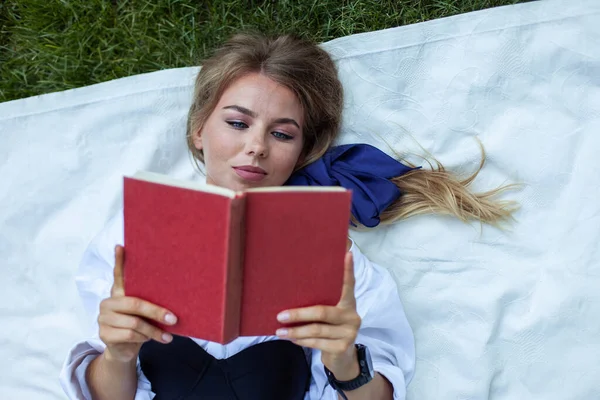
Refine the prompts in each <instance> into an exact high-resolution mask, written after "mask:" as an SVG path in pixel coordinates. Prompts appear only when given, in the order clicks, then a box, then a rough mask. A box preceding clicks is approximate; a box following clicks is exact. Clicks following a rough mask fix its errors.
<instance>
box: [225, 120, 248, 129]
mask: <svg viewBox="0 0 600 400" xmlns="http://www.w3.org/2000/svg"><path fill="white" fill-rule="evenodd" d="M227 123H228V124H229V125H230V126H231V127H233V128H235V129H244V128H247V127H248V125H246V124H245V123H243V122H241V121H227Z"/></svg>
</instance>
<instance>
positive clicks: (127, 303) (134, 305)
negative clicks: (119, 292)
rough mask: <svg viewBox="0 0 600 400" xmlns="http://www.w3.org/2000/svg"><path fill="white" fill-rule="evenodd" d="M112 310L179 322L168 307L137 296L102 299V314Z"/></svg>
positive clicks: (163, 321) (156, 319)
mask: <svg viewBox="0 0 600 400" xmlns="http://www.w3.org/2000/svg"><path fill="white" fill-rule="evenodd" d="M110 312H113V313H120V314H127V315H137V316H140V317H144V318H147V319H150V320H153V321H156V322H160V323H161V324H166V325H174V324H176V323H177V317H176V316H175V315H174V314H173V313H172V312H170V311H169V310H167V309H166V308H163V307H160V306H157V305H156V304H153V303H150V302H149V301H146V300H142V299H140V298H137V297H128V296H121V297H111V298H108V299H106V300H104V301H102V303H100V314H102V313H107V314H108V313H110Z"/></svg>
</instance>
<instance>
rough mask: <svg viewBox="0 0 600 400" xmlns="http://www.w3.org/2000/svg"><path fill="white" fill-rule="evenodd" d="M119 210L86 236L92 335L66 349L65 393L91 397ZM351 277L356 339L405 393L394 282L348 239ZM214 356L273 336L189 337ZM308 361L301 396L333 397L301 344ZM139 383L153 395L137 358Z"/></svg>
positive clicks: (407, 357) (403, 326) (85, 280)
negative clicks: (91, 368) (90, 375)
mask: <svg viewBox="0 0 600 400" xmlns="http://www.w3.org/2000/svg"><path fill="white" fill-rule="evenodd" d="M123 237H124V233H123V213H122V212H121V213H118V214H117V215H116V216H115V217H113V218H112V219H111V220H110V221H109V222H108V223H107V226H106V227H105V228H104V229H103V230H102V231H101V232H100V233H99V234H98V235H97V236H96V237H95V238H94V239H93V240H92V241H91V242H90V244H89V246H88V248H87V249H86V251H85V253H84V254H83V258H82V260H81V263H80V265H79V269H78V271H77V274H76V278H75V280H76V283H77V288H78V290H79V294H80V295H81V298H82V300H83V304H84V307H85V309H86V311H87V314H88V316H89V317H90V321H89V327H90V329H91V331H90V332H94V334H93V336H92V337H90V338H88V339H86V340H84V341H82V342H79V343H77V344H76V345H75V346H73V348H72V349H71V350H70V352H69V354H68V356H67V358H66V360H65V362H64V365H63V368H62V371H61V374H60V382H61V385H62V387H63V389H64V391H65V393H66V394H67V396H68V397H69V399H85V400H92V397H91V394H90V391H89V389H88V387H87V384H86V381H85V370H86V368H87V367H88V365H89V364H90V362H91V361H92V360H93V359H94V358H95V357H97V356H98V355H99V354H101V353H102V352H103V351H104V348H105V345H104V343H103V342H102V341H101V340H100V338H99V336H98V323H97V317H98V313H99V307H100V302H101V301H102V300H103V299H105V298H107V297H109V296H110V289H111V286H112V283H113V266H114V247H115V245H117V244H120V245H123ZM350 251H351V252H352V253H353V256H354V273H355V277H356V285H355V296H356V302H357V311H358V314H359V315H360V317H361V318H362V324H361V327H360V330H359V332H358V337H357V339H356V343H362V344H364V345H366V346H368V347H369V350H370V352H371V357H372V358H373V367H374V369H375V371H377V372H379V373H380V374H381V375H383V376H385V377H386V378H387V379H388V380H389V381H390V382H391V383H392V385H393V387H394V400H401V399H405V397H406V385H407V384H408V382H410V379H411V378H412V375H413V371H414V365H415V349H414V338H413V333H412V330H411V328H410V326H409V324H408V321H407V319H406V316H405V314H404V310H403V308H402V304H401V303H400V299H399V297H398V292H397V287H396V284H395V282H394V279H393V278H392V276H391V275H390V273H389V272H388V271H387V270H386V269H384V268H382V267H381V266H379V265H377V264H374V263H372V262H370V261H369V260H368V259H367V258H366V257H365V256H364V255H363V254H362V253H361V252H360V250H359V249H358V247H357V246H356V245H355V244H354V242H352V246H351V248H350ZM192 339H193V340H194V341H195V342H196V343H197V344H198V345H200V346H202V348H203V349H204V350H206V351H207V352H208V353H209V354H211V355H213V356H214V357H215V358H217V359H222V358H227V357H230V356H232V355H234V354H236V353H238V352H240V351H241V350H243V349H245V348H247V347H249V346H252V345H254V344H257V343H261V342H264V341H268V340H276V339H278V338H277V337H276V336H255V337H239V338H238V339H236V340H234V341H232V342H230V343H228V344H225V345H222V344H220V343H215V342H209V341H206V340H202V339H197V338H192ZM305 352H306V354H307V359H308V360H309V361H310V363H311V374H312V377H311V384H310V388H309V391H308V392H307V393H306V395H305V397H304V399H305V400H317V399H319V400H320V399H328V400H329V399H330V400H337V392H336V391H335V390H333V388H331V386H330V385H329V383H328V381H327V377H326V375H325V371H324V369H323V363H322V362H321V352H320V351H319V350H312V349H309V348H305ZM137 373H138V386H137V392H136V396H135V400H150V399H153V398H154V393H153V392H152V391H151V385H150V382H149V381H148V379H147V378H146V377H145V376H144V374H143V372H142V370H141V368H140V364H139V360H138V368H137Z"/></svg>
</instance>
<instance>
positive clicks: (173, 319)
mask: <svg viewBox="0 0 600 400" xmlns="http://www.w3.org/2000/svg"><path fill="white" fill-rule="evenodd" d="M165 321H166V322H167V324H171V325H173V324H174V323H175V322H177V317H176V316H174V315H173V314H171V313H169V314H167V315H165Z"/></svg>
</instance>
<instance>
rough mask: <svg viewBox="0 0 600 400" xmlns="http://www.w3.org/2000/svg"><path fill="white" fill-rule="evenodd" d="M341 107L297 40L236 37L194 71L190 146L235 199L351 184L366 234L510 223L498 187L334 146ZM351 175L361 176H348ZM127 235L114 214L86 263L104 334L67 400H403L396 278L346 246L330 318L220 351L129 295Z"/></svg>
mask: <svg viewBox="0 0 600 400" xmlns="http://www.w3.org/2000/svg"><path fill="white" fill-rule="evenodd" d="M342 104H343V103H342V86H341V83H340V81H339V79H338V77H337V71H336V68H335V65H334V63H333V62H332V60H331V58H330V57H329V55H328V54H327V53H326V52H325V51H323V50H322V49H320V48H319V47H318V46H316V45H314V44H312V43H309V42H306V41H303V40H301V39H298V38H295V37H292V36H281V37H278V38H274V39H270V38H265V37H263V36H260V35H237V36H235V37H233V38H232V39H230V40H229V41H228V42H227V43H226V44H225V45H224V46H223V47H222V48H221V49H219V50H218V51H216V53H215V54H214V55H213V56H212V57H211V58H210V59H208V60H206V61H205V63H204V64H203V68H202V69H201V71H200V72H199V74H198V77H197V80H196V87H195V93H194V101H193V105H192V107H191V109H190V112H189V118H188V129H187V142H188V147H189V149H190V152H191V155H192V156H193V158H194V160H195V161H196V162H198V163H203V164H204V167H205V171H206V182H207V183H208V184H213V185H219V186H223V187H227V188H229V189H234V190H241V189H245V188H249V187H257V186H276V185H284V184H342V185H344V186H346V185H350V186H352V185H355V186H353V187H352V189H353V192H354V195H353V196H354V197H353V222H354V223H357V224H360V225H364V226H367V227H370V226H375V225H377V224H378V223H379V222H383V223H389V222H392V221H395V220H397V219H400V218H405V217H408V216H410V215H415V214H419V213H423V212H440V213H447V214H452V215H456V216H457V217H459V218H461V219H463V220H468V219H473V218H474V219H478V220H481V221H484V222H489V223H497V222H500V221H502V220H503V219H506V218H508V217H510V214H511V209H510V208H509V207H510V204H509V203H503V202H494V201H493V200H492V199H491V197H492V196H493V195H494V194H495V193H497V192H498V190H496V191H492V192H488V193H484V194H479V195H476V194H472V193H470V192H469V191H468V190H467V189H466V186H467V185H468V184H469V183H470V182H471V180H472V179H473V178H474V176H472V177H470V178H469V179H467V180H465V181H459V180H457V179H455V178H453V177H452V176H451V175H450V174H448V173H447V172H446V171H444V170H443V168H442V167H441V166H439V165H438V169H437V170H425V169H415V168H408V167H405V166H404V165H402V164H400V163H399V162H397V161H395V160H393V159H391V158H390V157H388V156H386V155H385V154H384V153H382V152H380V151H378V150H376V149H374V148H372V147H369V146H366V145H358V146H340V147H331V145H332V143H333V142H334V140H335V138H336V136H337V135H338V133H339V127H340V119H341V113H342ZM365 160H368V162H365ZM342 164H343V166H344V168H340V167H339V166H340V165H342ZM198 166H200V165H199V164H198ZM480 168H481V167H480ZM349 170H355V171H358V172H357V174H356V175H355V176H351V177H348V176H346V175H347V174H348V173H349V172H348V171H349ZM350 174H352V173H351V172H350ZM373 182H375V184H374V183H373ZM401 193H402V196H400V194H401ZM373 199H375V200H373ZM122 230H123V221H122V215H118V216H117V217H116V218H114V219H113V220H112V221H111V222H110V223H109V225H108V226H107V227H106V229H105V230H104V231H103V232H101V234H100V235H98V236H97V237H96V239H94V241H93V242H92V243H91V244H90V246H89V248H88V249H87V251H86V253H85V254H84V257H83V260H82V262H81V266H80V270H79V273H78V277H77V283H78V287H79V290H80V293H81V296H82V298H83V300H84V303H85V305H86V307H87V308H88V311H89V312H90V313H91V314H92V315H97V316H98V317H97V323H98V325H97V327H96V332H97V335H96V336H95V337H93V338H90V339H88V340H86V341H83V342H81V343H79V344H77V345H76V346H74V348H73V349H72V350H71V352H70V354H69V356H68V358H67V360H66V362H65V365H64V367H63V371H62V374H61V383H62V385H63V388H64V389H65V391H66V393H67V394H68V395H69V397H70V398H83V399H110V400H115V399H133V398H135V399H151V398H154V396H156V397H155V398H157V399H209V398H220V399H229V398H230V399H261V400H268V399H311V400H316V399H337V398H345V399H349V400H352V399H370V400H371V399H402V398H404V397H405V392H406V385H407V384H408V382H409V381H410V379H411V377H412V374H413V369H414V359H415V355H414V344H413V337H412V332H411V329H410V327H409V325H408V322H407V320H406V317H405V315H404V312H403V310H402V305H401V304H400V301H399V299H398V296H397V292H396V286H395V284H394V281H393V279H392V278H391V276H390V275H389V273H387V271H386V270H385V269H383V268H381V267H380V266H378V265H376V264H373V263H371V262H370V261H369V260H368V259H367V258H366V257H365V256H364V255H362V253H361V252H360V250H359V249H358V248H357V247H356V245H354V244H353V242H352V241H351V240H348V250H349V251H348V254H347V256H346V260H345V267H346V269H345V279H344V290H343V294H342V296H341V298H340V301H339V303H338V304H337V305H336V306H335V307H326V306H321V305H315V306H313V307H307V308H304V309H296V310H282V312H281V313H280V314H279V315H278V316H277V318H278V319H279V320H280V321H284V320H285V321H286V322H296V323H298V325H297V326H295V327H294V328H291V329H288V330H287V331H282V330H280V331H278V332H276V333H275V332H274V333H273V335H272V336H268V337H241V338H238V339H236V340H235V341H233V342H231V343H229V344H227V345H220V344H218V343H212V342H208V341H204V340H202V339H201V338H184V337H173V336H171V335H169V334H167V333H165V332H162V331H161V330H160V329H158V328H157V327H156V326H154V325H153V324H152V321H161V322H163V323H168V324H174V323H176V320H177V317H176V316H175V315H173V314H172V313H171V312H170V311H169V310H165V309H163V308H161V307H159V306H157V305H154V304H150V303H148V302H146V301H144V300H143V299H135V298H130V297H126V296H124V291H123V285H122V271H123V267H124V266H123V262H124V251H125V249H124V248H123V247H122V246H119V245H117V246H116V247H115V244H117V243H122V241H123V231H122ZM113 249H114V258H113ZM113 261H114V264H113ZM111 272H112V273H111ZM273 317H274V318H275V317H276V316H273ZM278 339H280V340H278Z"/></svg>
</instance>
